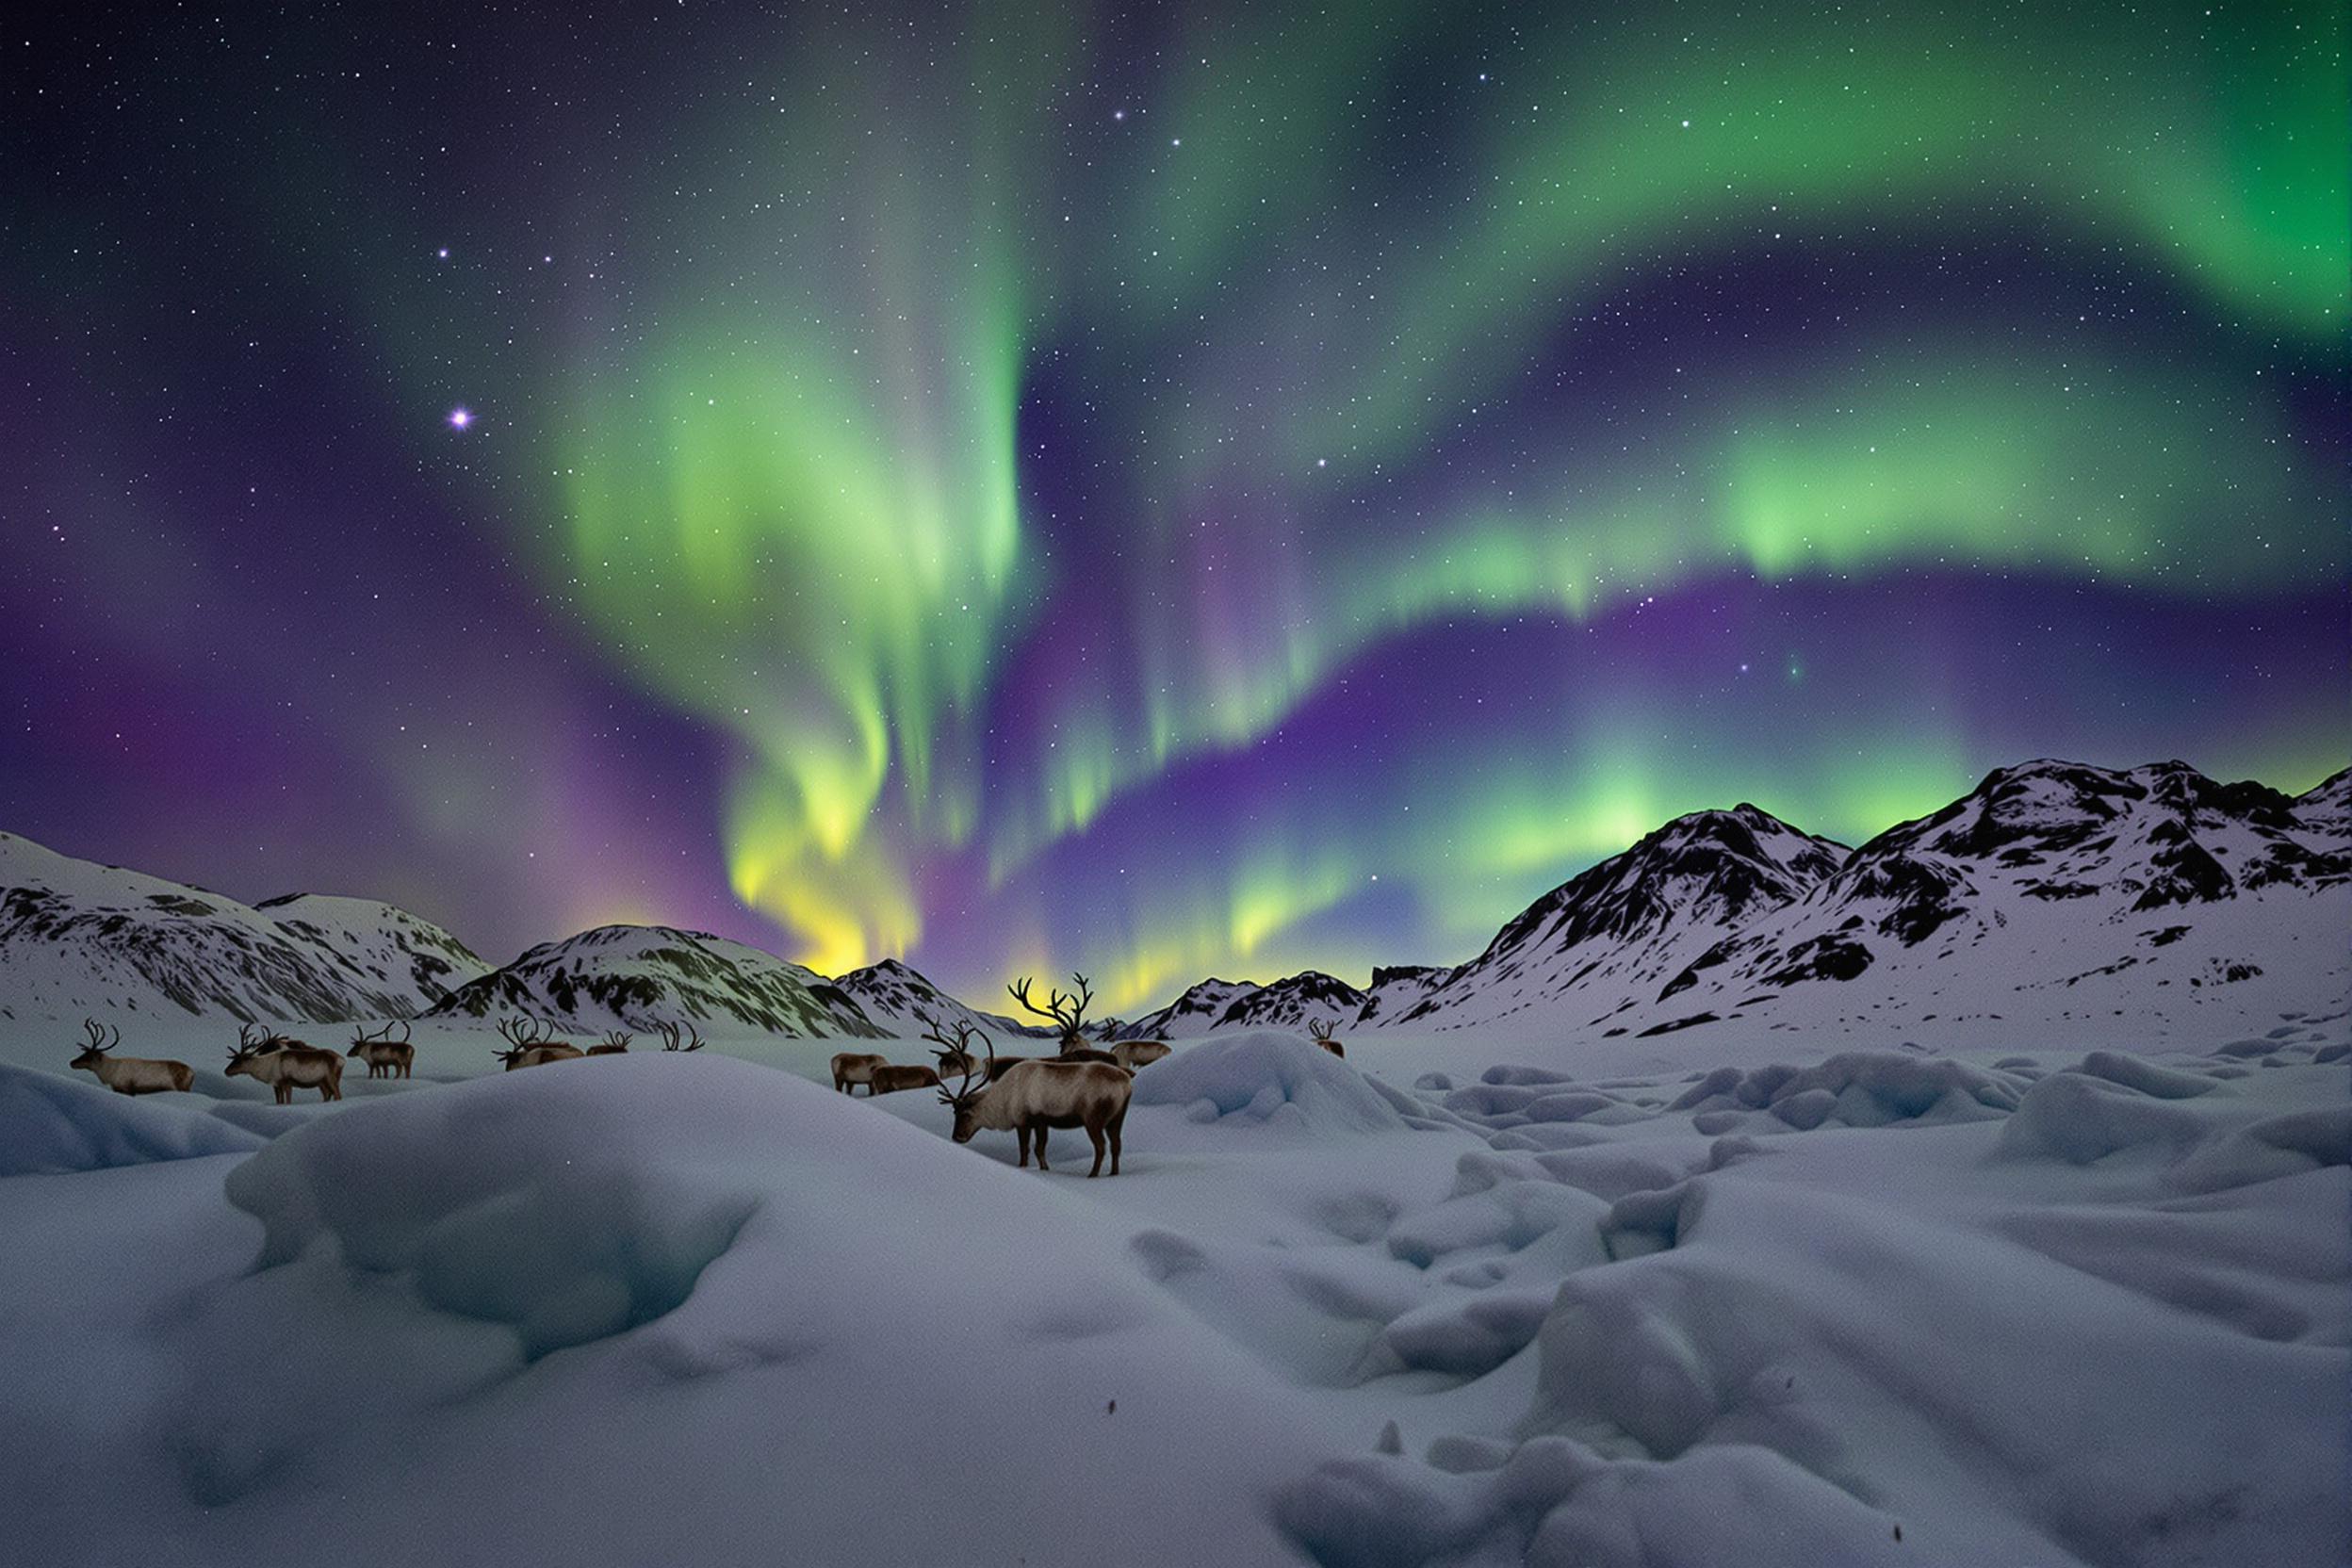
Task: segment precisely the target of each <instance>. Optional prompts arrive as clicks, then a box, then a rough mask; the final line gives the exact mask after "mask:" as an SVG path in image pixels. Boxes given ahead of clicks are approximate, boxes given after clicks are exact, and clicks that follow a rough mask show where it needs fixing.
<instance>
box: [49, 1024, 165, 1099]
mask: <svg viewBox="0 0 2352 1568" xmlns="http://www.w3.org/2000/svg"><path fill="white" fill-rule="evenodd" d="M82 1030H83V1032H84V1033H85V1034H87V1035H88V1036H89V1039H88V1040H87V1041H86V1042H85V1043H84V1044H83V1046H82V1049H81V1051H80V1053H79V1054H76V1055H75V1056H74V1058H73V1061H72V1062H71V1063H70V1064H68V1067H67V1070H68V1071H76V1070H80V1069H83V1068H88V1069H89V1070H90V1071H92V1072H94V1073H96V1074H97V1075H98V1081H99V1082H100V1083H102V1084H104V1085H106V1087H108V1088H110V1089H112V1090H113V1091H114V1092H115V1093H117V1094H168V1093H170V1092H171V1091H172V1090H173V1089H180V1090H185V1089H186V1088H187V1087H188V1086H189V1085H190V1084H192V1083H194V1082H195V1081H196V1072H195V1070H194V1069H193V1068H190V1067H189V1066H188V1064H187V1063H186V1062H172V1061H162V1060H159V1059H157V1058H155V1057H153V1056H109V1055H107V1054H106V1053H107V1052H109V1051H112V1050H113V1049H114V1048H115V1047H116V1046H118V1045H121V1044H122V1030H120V1029H113V1030H112V1032H111V1034H109V1032H108V1030H107V1029H101V1028H100V1027H99V1026H98V1021H97V1020H95V1019H87V1018H86V1019H84V1020H82Z"/></svg>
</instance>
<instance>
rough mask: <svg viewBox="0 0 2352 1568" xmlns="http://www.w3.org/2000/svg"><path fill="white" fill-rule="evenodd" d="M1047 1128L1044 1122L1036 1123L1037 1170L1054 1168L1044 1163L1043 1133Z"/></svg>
mask: <svg viewBox="0 0 2352 1568" xmlns="http://www.w3.org/2000/svg"><path fill="white" fill-rule="evenodd" d="M1047 1131H1048V1129H1047V1127H1046V1125H1045V1123H1044V1122H1042V1121H1040V1122H1038V1123H1037V1168H1038V1169H1039V1170H1051V1169H1053V1167H1052V1166H1050V1165H1047V1164H1046V1163H1045V1135H1046V1133H1047Z"/></svg>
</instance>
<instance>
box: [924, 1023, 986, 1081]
mask: <svg viewBox="0 0 2352 1568" xmlns="http://www.w3.org/2000/svg"><path fill="white" fill-rule="evenodd" d="M915 1017H917V1018H919V1019H921V1020H922V1021H923V1023H924V1024H925V1025H926V1026H927V1027H925V1028H924V1030H923V1038H924V1039H927V1040H929V1041H931V1042H932V1043H933V1044H935V1045H937V1046H939V1050H937V1051H934V1052H933V1053H931V1054H932V1055H933V1056H935V1057H936V1058H938V1060H939V1076H940V1077H941V1078H945V1077H946V1076H947V1075H948V1074H949V1073H951V1072H954V1073H970V1072H973V1071H976V1070H978V1069H979V1066H980V1058H979V1057H977V1056H975V1055H973V1054H972V1036H974V1035H976V1034H980V1030H979V1028H978V1027H977V1026H976V1025H974V1024H971V1023H957V1024H956V1026H955V1028H956V1037H955V1038H954V1039H952V1040H951V1039H949V1038H948V1037H947V1036H946V1035H945V1034H943V1033H942V1032H941V1031H940V1028H939V1020H938V1019H935V1018H933V1017H932V1016H931V1015H930V1014H929V1013H925V1012H921V1011H918V1012H917V1013H916V1014H915ZM982 1038H984V1039H985V1038H986V1036H985V1035H983V1036H982Z"/></svg>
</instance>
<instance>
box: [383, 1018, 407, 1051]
mask: <svg viewBox="0 0 2352 1568" xmlns="http://www.w3.org/2000/svg"><path fill="white" fill-rule="evenodd" d="M394 1022H396V1023H398V1024H399V1025H400V1044H402V1045H406V1044H407V1043H408V1020H406V1019H404V1018H403V1019H396V1020H394ZM391 1037H392V1024H390V1023H387V1024H385V1025H384V1038H385V1039H390V1038H391Z"/></svg>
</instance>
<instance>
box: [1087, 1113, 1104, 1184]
mask: <svg viewBox="0 0 2352 1568" xmlns="http://www.w3.org/2000/svg"><path fill="white" fill-rule="evenodd" d="M1086 1136H1088V1137H1089V1138H1092V1139H1093V1140H1094V1168H1093V1169H1091V1170H1089V1171H1087V1172H1086V1180H1088V1181H1092V1180H1094V1178H1096V1177H1097V1176H1100V1175H1102V1174H1103V1129H1102V1127H1101V1125H1100V1124H1099V1123H1096V1122H1092V1121H1089V1122H1087V1123H1086Z"/></svg>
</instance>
